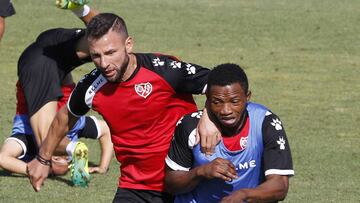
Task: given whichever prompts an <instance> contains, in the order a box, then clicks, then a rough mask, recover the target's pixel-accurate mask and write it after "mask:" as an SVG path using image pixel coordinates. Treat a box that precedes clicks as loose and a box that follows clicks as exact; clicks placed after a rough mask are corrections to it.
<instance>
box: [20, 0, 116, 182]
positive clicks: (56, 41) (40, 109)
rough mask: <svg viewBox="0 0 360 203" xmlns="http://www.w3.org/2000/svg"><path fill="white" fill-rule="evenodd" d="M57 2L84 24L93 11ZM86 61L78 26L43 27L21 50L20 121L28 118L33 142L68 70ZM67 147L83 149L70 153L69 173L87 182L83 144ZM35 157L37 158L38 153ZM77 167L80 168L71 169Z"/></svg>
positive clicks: (49, 117)
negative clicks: (22, 112) (23, 108)
mask: <svg viewBox="0 0 360 203" xmlns="http://www.w3.org/2000/svg"><path fill="white" fill-rule="evenodd" d="M57 3H58V5H59V3H61V5H63V7H62V8H67V6H69V7H70V6H71V8H73V9H74V10H73V11H74V13H75V14H76V15H77V16H78V17H79V18H80V19H81V20H83V22H84V23H85V24H87V22H88V20H90V19H91V18H92V17H93V16H95V15H96V14H97V13H96V12H95V11H93V10H91V9H90V8H89V7H88V6H87V5H79V4H76V5H75V6H74V3H72V2H69V1H58V2H57ZM89 61H91V59H90V57H89V53H88V46H87V42H86V39H85V30H84V29H80V28H74V29H64V28H56V29H49V30H46V31H44V32H42V33H41V34H40V35H39V36H38V37H37V39H36V40H35V42H33V43H32V44H30V45H29V46H28V47H27V48H26V49H25V50H24V52H23V53H22V54H21V56H20V58H19V61H18V77H19V82H18V84H19V88H20V89H21V91H23V93H24V98H25V104H26V110H27V111H26V117H25V120H24V121H21V122H23V123H26V122H27V119H29V122H30V126H31V129H32V132H33V134H34V138H35V141H36V142H35V143H36V144H37V146H40V144H41V143H42V141H43V139H44V138H45V136H46V135H47V132H48V129H49V126H50V124H51V122H52V121H53V119H54V117H55V114H56V112H57V108H58V101H59V100H60V99H61V98H63V96H64V95H63V92H62V86H63V87H71V86H74V81H73V80H72V77H71V75H70V72H71V71H72V70H73V69H75V68H76V67H78V66H80V65H82V64H84V63H86V62H89ZM20 118H23V117H20ZM106 146H107V147H104V148H103V149H102V152H103V154H104V155H103V156H106V157H108V156H110V155H111V154H112V152H113V149H112V145H111V142H110V141H107V144H106ZM67 148H70V149H69V151H79V152H84V153H79V154H80V155H81V156H73V159H72V165H71V166H72V168H71V169H72V170H71V171H74V173H75V174H73V173H72V174H71V178H72V180H73V182H79V180H78V179H80V180H81V178H82V177H84V181H85V182H87V180H88V177H89V174H88V172H87V171H88V170H87V162H88V156H87V155H88V153H87V147H86V146H85V145H84V144H79V145H70V146H68V147H67ZM71 148H72V149H71ZM77 148H78V149H77ZM35 158H37V159H39V160H41V157H39V156H36V157H35ZM103 160H108V159H107V158H106V159H103ZM43 161H44V160H43ZM44 163H49V162H44ZM79 163H81V164H79ZM79 167H80V170H74V168H75V169H78V168H79ZM78 171H82V174H77V173H78ZM95 171H101V170H95Z"/></svg>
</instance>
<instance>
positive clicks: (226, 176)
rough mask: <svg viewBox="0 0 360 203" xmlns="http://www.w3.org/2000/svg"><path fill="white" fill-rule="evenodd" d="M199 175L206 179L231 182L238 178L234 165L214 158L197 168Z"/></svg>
mask: <svg viewBox="0 0 360 203" xmlns="http://www.w3.org/2000/svg"><path fill="white" fill-rule="evenodd" d="M199 174H200V175H201V176H202V177H204V178H206V179H213V178H220V179H222V180H224V181H232V180H233V179H236V178H238V176H237V172H236V169H235V166H234V164H232V163H231V161H229V160H226V159H223V158H216V159H214V160H213V161H211V162H210V163H208V164H206V165H202V166H201V167H200V168H199Z"/></svg>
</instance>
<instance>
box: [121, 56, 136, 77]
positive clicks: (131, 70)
mask: <svg viewBox="0 0 360 203" xmlns="http://www.w3.org/2000/svg"><path fill="white" fill-rule="evenodd" d="M136 66H137V61H136V56H135V54H132V53H130V54H129V63H128V65H127V67H126V71H125V73H124V76H123V79H122V81H127V80H128V79H129V78H130V77H131V76H132V75H133V73H134V71H135V70H136Z"/></svg>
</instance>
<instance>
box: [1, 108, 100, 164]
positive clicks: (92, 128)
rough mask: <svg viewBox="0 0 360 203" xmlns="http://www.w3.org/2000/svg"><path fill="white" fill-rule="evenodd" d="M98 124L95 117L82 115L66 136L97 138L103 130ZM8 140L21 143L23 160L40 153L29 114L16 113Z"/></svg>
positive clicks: (72, 137)
mask: <svg viewBox="0 0 360 203" xmlns="http://www.w3.org/2000/svg"><path fill="white" fill-rule="evenodd" d="M98 126H99V125H98V121H97V119H96V118H95V117H93V116H90V117H89V116H81V117H80V118H79V120H78V121H77V122H76V123H75V125H74V127H73V128H72V129H71V130H70V131H69V132H68V133H67V135H66V136H67V137H68V138H69V140H71V141H76V140H77V139H79V138H81V137H85V138H92V139H97V138H98V137H99V136H100V132H101V130H100V128H99V127H98ZM6 140H15V141H16V142H18V143H19V144H20V146H21V148H22V149H23V153H22V154H21V155H20V156H19V157H18V158H19V159H21V160H24V161H28V160H31V159H33V158H34V157H35V155H36V154H37V153H38V148H39V147H38V145H37V143H36V139H35V135H34V132H33V131H32V128H31V125H30V119H29V116H28V115H24V114H22V115H15V117H14V121H13V128H12V133H11V136H10V137H9V138H7V139H6Z"/></svg>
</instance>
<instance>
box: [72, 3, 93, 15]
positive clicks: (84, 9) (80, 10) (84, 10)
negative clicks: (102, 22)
mask: <svg viewBox="0 0 360 203" xmlns="http://www.w3.org/2000/svg"><path fill="white" fill-rule="evenodd" d="M71 11H72V12H73V13H74V14H75V15H76V16H77V17H79V18H81V17H84V16H86V15H87V14H89V13H90V7H89V6H88V5H84V6H80V7H79V8H76V9H72V10H71Z"/></svg>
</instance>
